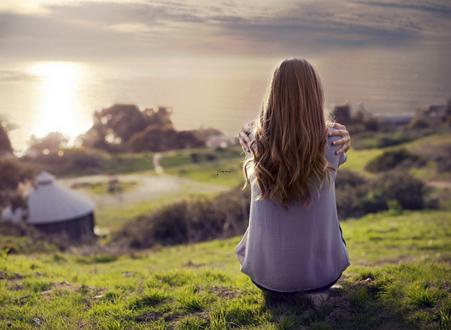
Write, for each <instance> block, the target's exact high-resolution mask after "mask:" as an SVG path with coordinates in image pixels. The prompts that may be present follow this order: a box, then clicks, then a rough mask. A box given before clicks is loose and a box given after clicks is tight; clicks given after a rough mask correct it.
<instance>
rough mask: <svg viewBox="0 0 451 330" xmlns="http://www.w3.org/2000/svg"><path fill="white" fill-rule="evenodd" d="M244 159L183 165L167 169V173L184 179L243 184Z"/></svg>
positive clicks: (219, 183)
mask: <svg viewBox="0 0 451 330" xmlns="http://www.w3.org/2000/svg"><path fill="white" fill-rule="evenodd" d="M242 171H243V170H242V159H236V158H235V159H230V160H222V161H213V162H208V163H201V164H188V165H181V166H177V167H173V168H169V169H167V170H166V173H168V174H171V175H175V176H178V177H181V178H184V179H190V180H195V181H200V182H208V183H213V184H217V185H222V186H227V187H235V186H237V185H239V184H243V182H244V181H243V180H244V179H243V172H242Z"/></svg>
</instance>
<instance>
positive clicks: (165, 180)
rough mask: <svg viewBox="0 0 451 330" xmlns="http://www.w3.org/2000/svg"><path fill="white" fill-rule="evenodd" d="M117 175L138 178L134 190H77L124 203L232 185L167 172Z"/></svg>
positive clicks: (69, 181)
mask: <svg viewBox="0 0 451 330" xmlns="http://www.w3.org/2000/svg"><path fill="white" fill-rule="evenodd" d="M162 171H163V170H162ZM116 178H117V179H118V180H119V181H120V182H123V183H125V182H134V183H136V184H137V185H136V186H135V187H134V188H133V189H131V190H130V191H125V192H123V193H116V194H98V193H94V192H92V191H90V190H89V189H86V188H80V189H77V191H79V192H80V193H82V194H84V195H86V196H88V197H89V198H91V199H92V200H93V201H94V202H95V203H96V205H97V207H124V206H128V205H132V204H135V203H139V202H144V201H150V200H153V199H158V198H160V197H162V196H164V195H171V194H177V193H180V194H182V193H184V194H186V193H187V192H189V193H193V194H196V193H198V194H201V193H219V192H222V191H226V190H228V189H229V188H228V187H226V186H221V185H216V184H210V183H204V182H197V181H193V180H188V179H182V178H179V177H176V176H172V175H167V174H160V175H152V174H149V173H148V172H147V173H133V174H123V175H117V176H116ZM109 179H110V178H109V177H108V176H107V175H90V176H82V177H77V178H66V179H60V180H59V182H60V183H61V184H63V185H64V186H66V187H71V186H72V185H74V184H77V185H80V184H83V183H91V184H92V183H107V182H108V181H109Z"/></svg>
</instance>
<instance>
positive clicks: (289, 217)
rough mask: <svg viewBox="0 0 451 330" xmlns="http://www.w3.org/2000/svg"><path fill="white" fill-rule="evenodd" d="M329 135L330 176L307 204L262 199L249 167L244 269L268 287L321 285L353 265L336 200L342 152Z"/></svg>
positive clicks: (240, 250)
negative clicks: (336, 179)
mask: <svg viewBox="0 0 451 330" xmlns="http://www.w3.org/2000/svg"><path fill="white" fill-rule="evenodd" d="M333 139H334V138H329V139H328V143H327V147H326V149H325V153H326V159H327V161H328V163H329V165H330V167H331V168H332V169H331V173H330V176H331V180H330V181H329V183H327V180H326V182H324V184H323V186H322V188H321V189H320V190H319V191H318V193H316V194H315V193H314V192H312V198H311V201H310V203H309V204H308V206H305V204H304V203H302V202H296V203H291V204H290V205H289V207H288V208H285V207H283V206H282V205H281V204H280V203H278V202H275V201H273V200H271V199H267V198H265V199H259V198H258V196H259V195H260V192H261V191H260V188H259V185H258V184H257V182H256V181H257V180H253V179H254V177H253V175H254V174H253V173H252V170H251V171H250V172H249V179H250V182H251V209H250V218H249V227H248V229H247V230H246V233H245V234H244V236H243V238H242V240H241V241H240V243H239V244H238V246H237V247H236V252H237V256H238V259H239V260H240V263H241V271H242V272H244V273H246V274H247V275H249V276H250V277H251V279H252V280H253V281H254V282H255V283H257V284H258V285H260V286H261V287H263V288H266V289H270V290H273V291H280V292H294V291H305V290H312V289H317V288H320V287H323V286H326V285H328V284H330V283H332V282H334V281H335V280H337V279H338V278H339V277H340V275H341V273H342V272H343V271H344V270H345V269H346V268H347V267H348V266H349V259H348V254H347V251H346V246H345V243H344V240H343V238H342V235H341V228H340V225H339V221H338V217H337V208H336V201H335V177H336V173H337V170H338V167H339V165H340V164H341V163H342V162H344V160H345V156H344V155H343V154H341V155H336V154H335V151H336V148H335V147H334V146H332V144H331V142H332V141H333Z"/></svg>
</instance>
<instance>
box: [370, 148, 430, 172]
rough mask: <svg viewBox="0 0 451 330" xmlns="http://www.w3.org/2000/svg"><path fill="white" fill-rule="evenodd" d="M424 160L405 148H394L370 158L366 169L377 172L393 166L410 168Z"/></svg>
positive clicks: (393, 167) (422, 163)
mask: <svg viewBox="0 0 451 330" xmlns="http://www.w3.org/2000/svg"><path fill="white" fill-rule="evenodd" d="M424 164H425V160H423V159H421V157H419V156H418V155H416V154H413V153H411V152H410V151H408V150H406V149H396V150H389V151H386V152H384V153H383V154H382V155H380V156H378V157H376V158H374V159H372V160H371V161H370V162H369V163H368V164H367V165H366V167H365V168H366V169H367V170H368V171H370V172H374V173H378V172H384V171H388V170H392V169H395V168H411V167H414V166H420V165H424Z"/></svg>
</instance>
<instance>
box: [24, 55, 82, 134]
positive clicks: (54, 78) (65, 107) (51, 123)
mask: <svg viewBox="0 0 451 330" xmlns="http://www.w3.org/2000/svg"><path fill="white" fill-rule="evenodd" d="M31 72H32V74H33V75H36V76H37V77H38V78H39V87H38V89H39V91H38V93H39V101H38V105H37V113H36V121H35V124H34V125H33V126H34V128H33V134H35V135H36V136H39V137H40V136H44V135H46V134H47V133H49V132H53V131H59V132H61V133H63V134H64V135H65V136H67V137H69V138H73V137H75V136H76V135H77V134H79V133H80V130H81V126H82V124H83V123H82V122H81V118H80V115H79V114H78V113H77V108H78V105H79V104H78V103H79V100H78V92H79V84H80V81H81V78H82V76H83V67H82V65H80V64H77V63H71V62H41V63H38V64H35V65H33V66H32V68H31Z"/></svg>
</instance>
